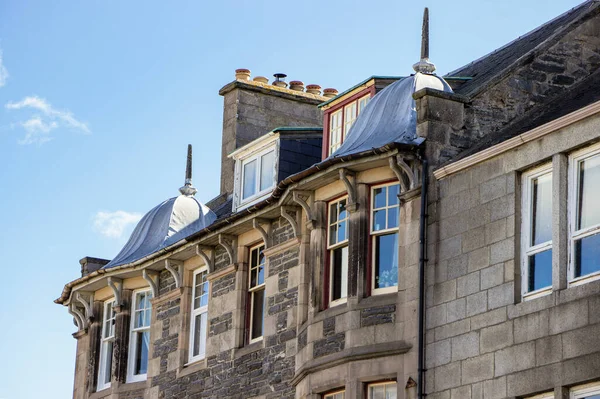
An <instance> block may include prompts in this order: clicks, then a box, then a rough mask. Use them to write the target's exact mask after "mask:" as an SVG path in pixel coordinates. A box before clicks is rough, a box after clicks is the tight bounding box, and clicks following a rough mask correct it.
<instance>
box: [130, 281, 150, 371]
mask: <svg viewBox="0 0 600 399" xmlns="http://www.w3.org/2000/svg"><path fill="white" fill-rule="evenodd" d="M141 293H145V294H146V295H147V300H148V304H150V300H151V299H152V290H151V289H150V288H143V289H139V290H135V291H133V293H132V295H131V298H132V299H131V321H130V323H129V324H130V328H129V330H130V331H129V357H128V362H127V382H137V381H144V380H146V378H147V373H144V374H134V371H135V370H134V369H135V362H136V360H137V359H136V353H135V351H136V347H137V340H138V337H139V333H144V332H146V331H147V332H148V334H149V333H150V327H151V323H152V316H150V320H149V321H148V325H147V326H142V327H137V328H136V327H135V319H136V311H137V309H136V307H137V300H138V299H137V297H138V294H141ZM146 310H150V313H151V314H152V305H149V307H146V308H144V318H145V316H146V312H145V311H146ZM145 321H146V320H145V319H144V322H145ZM151 348H152V345H151V343H150V342H149V343H148V362H149V361H150V351H151ZM147 367H148V365H146V368H147Z"/></svg>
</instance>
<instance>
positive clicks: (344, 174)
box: [340, 169, 358, 212]
mask: <svg viewBox="0 0 600 399" xmlns="http://www.w3.org/2000/svg"><path fill="white" fill-rule="evenodd" d="M340 180H341V181H343V182H344V185H345V186H346V191H347V192H348V205H346V209H347V210H348V211H349V212H355V211H356V210H357V209H358V202H356V200H357V199H358V194H357V186H356V174H355V173H354V172H351V171H349V170H348V169H340Z"/></svg>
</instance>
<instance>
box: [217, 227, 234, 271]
mask: <svg viewBox="0 0 600 399" xmlns="http://www.w3.org/2000/svg"><path fill="white" fill-rule="evenodd" d="M234 241H235V237H233V236H230V235H227V234H219V245H220V246H222V247H223V248H225V251H227V255H229V264H230V265H231V264H233V263H235V260H236V259H235V256H234V251H233V243H234Z"/></svg>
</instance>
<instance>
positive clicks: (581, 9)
mask: <svg viewBox="0 0 600 399" xmlns="http://www.w3.org/2000/svg"><path fill="white" fill-rule="evenodd" d="M599 4H600V3H599V1H598V0H588V1H586V2H584V3H582V4H580V5H578V6H577V7H575V8H573V9H571V10H569V11H567V12H566V13H564V14H562V15H559V16H558V17H556V18H554V19H553V20H551V21H549V22H547V23H545V24H544V25H541V26H539V27H538V28H536V29H534V30H532V31H531V32H529V33H527V34H525V35H523V36H521V37H519V38H517V39H516V40H513V41H512V42H510V43H508V44H506V45H504V46H503V47H500V48H499V49H497V50H495V51H493V52H492V53H490V54H487V55H485V56H483V57H481V58H479V59H477V60H475V61H473V62H471V63H469V64H467V65H465V66H463V67H460V68H458V69H456V70H454V71H452V72H450V73H448V75H447V76H460V77H471V78H472V79H471V80H469V81H467V82H465V83H464V84H462V85H461V86H459V87H457V88H455V90H454V91H455V92H456V93H458V94H462V95H465V96H469V97H473V96H475V95H477V94H478V93H479V92H481V91H482V90H484V89H485V87H487V86H488V84H489V83H491V81H492V80H493V79H494V78H495V77H497V76H501V75H502V73H503V72H504V71H505V70H507V69H509V68H510V67H511V66H513V65H514V64H515V63H517V62H518V61H519V60H520V59H521V58H522V57H524V56H525V55H527V54H528V53H530V52H531V51H532V50H534V49H535V48H536V47H537V46H539V45H540V44H542V43H544V42H545V41H547V40H548V39H549V38H550V37H551V36H553V35H554V34H555V33H557V32H558V31H561V30H562V29H563V28H565V27H567V26H568V25H570V24H572V23H573V22H575V21H577V20H579V19H580V18H582V17H583V16H584V15H586V14H587V13H588V12H589V11H591V10H592V9H594V8H596V7H598V5H599Z"/></svg>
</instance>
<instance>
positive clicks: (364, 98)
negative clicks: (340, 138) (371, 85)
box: [356, 94, 371, 115]
mask: <svg viewBox="0 0 600 399" xmlns="http://www.w3.org/2000/svg"><path fill="white" fill-rule="evenodd" d="M369 101H371V94H367V95H366V96H362V97H361V98H359V99H358V100H357V101H356V103H357V108H356V115H360V113H361V112H362V110H363V109H364V108H365V107H366V106H367V104H368V103H369ZM362 104H364V105H362ZM361 106H362V108H361Z"/></svg>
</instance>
